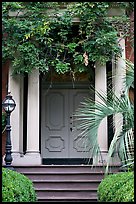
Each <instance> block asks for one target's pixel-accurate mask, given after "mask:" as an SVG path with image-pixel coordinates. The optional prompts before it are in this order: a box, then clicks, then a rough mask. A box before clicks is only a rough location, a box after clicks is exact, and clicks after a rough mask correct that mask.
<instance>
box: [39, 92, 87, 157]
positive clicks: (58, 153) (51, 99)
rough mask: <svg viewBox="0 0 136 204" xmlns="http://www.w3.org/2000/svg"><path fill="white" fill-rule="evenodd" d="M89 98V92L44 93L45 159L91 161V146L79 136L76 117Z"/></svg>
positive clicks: (42, 145) (42, 138) (43, 132)
mask: <svg viewBox="0 0 136 204" xmlns="http://www.w3.org/2000/svg"><path fill="white" fill-rule="evenodd" d="M86 97H89V90H88V89H50V90H49V92H48V93H46V92H45V91H43V92H42V107H41V124H42V125H41V154H42V158H48V159H49V158H55V159H57V158H63V159H64V158H88V157H89V156H90V151H91V144H90V142H89V139H88V141H86V138H84V137H83V135H82V136H80V129H78V128H77V121H74V120H73V113H74V112H75V110H76V109H77V108H78V107H79V105H80V103H81V102H82V101H84V100H85V98H86Z"/></svg>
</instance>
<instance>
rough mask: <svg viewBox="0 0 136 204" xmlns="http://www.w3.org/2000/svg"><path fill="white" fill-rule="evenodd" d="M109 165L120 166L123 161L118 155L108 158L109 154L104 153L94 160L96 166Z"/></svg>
mask: <svg viewBox="0 0 136 204" xmlns="http://www.w3.org/2000/svg"><path fill="white" fill-rule="evenodd" d="M107 163H109V166H120V165H121V161H120V159H119V157H118V155H117V154H115V155H114V157H111V158H110V159H109V158H108V152H107V151H103V152H101V155H99V156H98V157H94V158H93V165H95V166H106V165H107Z"/></svg>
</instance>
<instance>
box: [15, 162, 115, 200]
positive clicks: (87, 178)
mask: <svg viewBox="0 0 136 204" xmlns="http://www.w3.org/2000/svg"><path fill="white" fill-rule="evenodd" d="M14 168H15V170H16V171H18V172H20V173H23V174H24V175H26V176H27V177H28V178H30V179H31V180H32V181H33V184H34V187H35V190H36V194H37V197H38V202H97V188H98V185H99V184H100V182H101V180H102V179H103V178H104V171H105V169H104V168H103V167H102V166H96V167H93V168H91V166H90V165H41V166H22V167H21V166H20V167H19V166H18V167H17V166H16V167H14ZM110 170H111V172H118V167H112V168H111V169H110Z"/></svg>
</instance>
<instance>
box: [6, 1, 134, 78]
mask: <svg viewBox="0 0 136 204" xmlns="http://www.w3.org/2000/svg"><path fill="white" fill-rule="evenodd" d="M128 3H129V2H122V4H121V3H120V2H119V6H121V7H123V8H127V7H128ZM110 6H111V3H110V2H70V3H68V2H2V29H3V41H2V43H3V45H2V52H3V57H2V58H3V63H4V62H5V61H6V60H7V59H9V60H11V62H12V64H13V68H14V74H21V73H29V72H31V71H32V69H34V68H36V69H39V70H40V72H44V73H46V72H49V71H50V69H53V70H55V71H56V72H57V73H58V74H60V73H62V74H64V73H67V72H74V73H76V72H83V71H86V70H87V69H88V67H90V66H94V63H95V62H96V61H98V60H99V61H100V63H102V64H104V63H106V62H107V61H109V60H110V59H111V58H112V56H113V55H116V56H120V55H121V49H120V47H119V46H118V42H117V39H118V34H119V32H120V26H121V25H122V24H123V22H125V26H124V27H123V29H122V28H121V31H123V35H124V34H125V35H126V34H128V33H127V31H128V27H129V19H128V17H127V15H126V14H124V15H123V16H121V17H118V18H115V17H113V18H109V17H108V10H109V8H110ZM131 7H132V6H131ZM129 9H130V7H129ZM75 17H76V18H77V19H79V21H80V22H79V23H77V22H76V23H74V20H73V19H74V18H75ZM124 28H125V29H124Z"/></svg>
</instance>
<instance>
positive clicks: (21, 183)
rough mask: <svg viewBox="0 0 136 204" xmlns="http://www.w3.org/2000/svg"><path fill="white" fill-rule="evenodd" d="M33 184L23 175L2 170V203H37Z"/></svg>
mask: <svg viewBox="0 0 136 204" xmlns="http://www.w3.org/2000/svg"><path fill="white" fill-rule="evenodd" d="M36 200H37V198H36V193H35V190H34V187H33V183H32V181H31V180H30V179H28V178H27V177H26V176H24V175H23V174H21V173H18V172H16V171H13V170H9V169H6V168H2V202H35V201H36Z"/></svg>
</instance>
